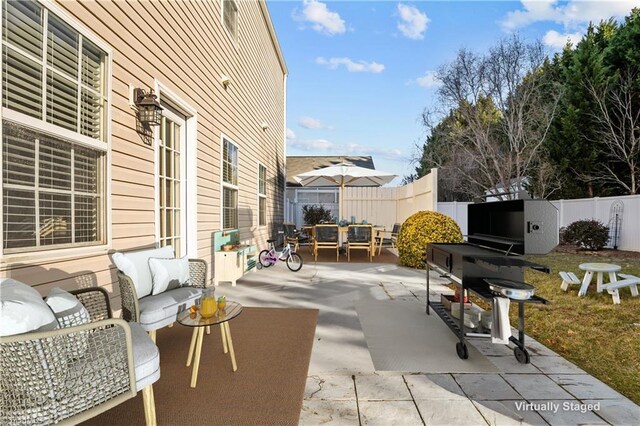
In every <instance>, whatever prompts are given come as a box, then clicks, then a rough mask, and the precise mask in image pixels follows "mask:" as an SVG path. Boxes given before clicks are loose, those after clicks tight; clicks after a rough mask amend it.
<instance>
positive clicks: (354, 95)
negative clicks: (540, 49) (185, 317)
mask: <svg viewBox="0 0 640 426" xmlns="http://www.w3.org/2000/svg"><path fill="white" fill-rule="evenodd" d="M268 6H269V11H270V13H271V17H272V19H273V23H274V26H275V29H276V32H277V34H278V40H279V41H280V45H281V47H282V50H283V53H284V57H285V60H286V62H287V66H288V68H289V78H288V85H287V95H288V96H287V129H288V130H287V133H288V135H287V155H371V156H372V157H373V159H374V162H375V165H376V168H377V169H379V170H384V171H388V172H392V173H396V174H398V175H399V176H400V177H402V176H405V175H408V174H410V173H411V172H412V171H413V169H414V165H413V164H411V160H410V159H411V157H412V156H413V154H415V146H416V144H422V141H423V140H424V137H425V134H424V129H423V128H422V125H421V124H420V114H421V112H422V111H423V109H424V108H425V107H427V106H430V105H433V104H434V103H435V101H436V91H437V86H438V82H437V80H436V79H435V78H434V77H433V72H434V71H435V70H436V69H437V68H438V66H439V65H441V64H443V63H446V62H448V61H451V60H452V59H453V58H454V56H455V54H456V51H457V50H458V49H459V48H461V47H466V48H469V49H472V50H475V51H478V52H483V51H486V50H487V49H488V48H489V47H490V46H491V45H492V44H493V43H495V42H496V41H497V40H498V39H500V38H501V37H504V36H507V35H508V34H510V33H512V32H518V33H520V34H521V35H523V36H524V37H526V38H528V39H531V40H534V39H541V40H542V41H543V42H544V44H545V45H546V46H547V48H548V49H549V52H550V53H553V52H554V51H557V50H559V49H561V47H562V46H563V45H564V43H565V42H566V40H567V39H570V40H572V41H574V42H575V41H577V40H579V38H580V36H581V34H583V33H584V31H585V29H586V27H587V24H588V23H589V21H596V22H597V21H599V20H600V19H606V18H609V17H611V16H614V17H617V18H621V17H623V16H624V15H626V14H628V13H629V11H630V10H631V8H632V7H634V6H640V0H625V1H606V0H601V1H582V0H572V1H568V2H562V1H558V0H525V1H493V2H487V1H433V2H431V1H429V2H426V1H422V2H398V1H378V2H368V1H349V2H344V1H324V2H323V1H318V0H303V1H269V2H268ZM399 180H400V179H396V180H395V181H394V182H393V183H394V184H398V183H399Z"/></svg>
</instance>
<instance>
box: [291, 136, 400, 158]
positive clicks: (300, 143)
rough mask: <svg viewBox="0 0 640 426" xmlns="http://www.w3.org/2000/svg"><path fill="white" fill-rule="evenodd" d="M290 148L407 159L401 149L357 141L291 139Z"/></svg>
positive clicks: (336, 153)
mask: <svg viewBox="0 0 640 426" xmlns="http://www.w3.org/2000/svg"><path fill="white" fill-rule="evenodd" d="M289 148H295V149H298V150H300V151H308V152H319V151H322V152H324V153H325V154H334V155H371V156H373V157H380V158H385V159H388V160H395V161H398V160H403V161H404V160H406V157H405V156H404V155H403V153H402V151H401V150H399V149H394V148H391V149H386V148H376V147H368V146H364V145H360V144H357V143H349V144H344V145H337V144H335V143H333V142H331V141H328V140H326V139H307V140H289V141H287V149H289Z"/></svg>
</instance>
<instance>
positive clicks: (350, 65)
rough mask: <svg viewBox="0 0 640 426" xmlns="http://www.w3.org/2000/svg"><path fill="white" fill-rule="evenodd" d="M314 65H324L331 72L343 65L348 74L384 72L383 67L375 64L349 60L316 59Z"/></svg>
mask: <svg viewBox="0 0 640 426" xmlns="http://www.w3.org/2000/svg"><path fill="white" fill-rule="evenodd" d="M316 64H319V65H325V66H326V67H327V68H329V69H331V70H335V69H337V68H338V67H339V66H340V65H344V66H345V68H346V69H347V71H349V72H371V73H374V74H377V73H381V72H382V71H384V65H383V64H379V63H377V62H366V61H357V62H356V61H354V60H352V59H351V58H328V59H327V58H323V57H322V56H320V57H318V58H316Z"/></svg>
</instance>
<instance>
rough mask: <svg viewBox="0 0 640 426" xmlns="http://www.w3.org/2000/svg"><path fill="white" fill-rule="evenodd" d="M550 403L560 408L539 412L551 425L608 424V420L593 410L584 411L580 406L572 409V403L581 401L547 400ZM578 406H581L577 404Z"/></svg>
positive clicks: (580, 425)
mask: <svg viewBox="0 0 640 426" xmlns="http://www.w3.org/2000/svg"><path fill="white" fill-rule="evenodd" d="M547 402H549V403H553V404H557V405H558V410H557V411H554V410H540V411H539V414H540V415H541V416H542V417H543V418H544V419H545V420H546V421H547V422H548V423H549V424H550V425H551V426H582V425H606V424H607V422H605V421H604V420H602V419H601V418H600V417H598V416H597V415H596V414H594V413H593V412H592V411H586V412H582V411H580V409H579V408H577V409H575V410H572V409H571V406H572V405H571V404H572V402H573V403H574V404H580V402H579V401H575V402H574V401H565V400H547ZM576 407H579V406H578V405H576Z"/></svg>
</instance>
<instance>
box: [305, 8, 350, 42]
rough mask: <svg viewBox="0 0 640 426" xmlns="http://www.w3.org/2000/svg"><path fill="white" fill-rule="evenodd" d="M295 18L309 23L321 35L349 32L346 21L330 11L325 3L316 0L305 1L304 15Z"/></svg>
mask: <svg viewBox="0 0 640 426" xmlns="http://www.w3.org/2000/svg"><path fill="white" fill-rule="evenodd" d="M294 17H295V18H296V19H298V20H300V21H305V22H309V23H310V24H311V28H313V29H314V30H315V31H317V32H319V33H321V34H325V35H335V34H342V33H344V32H345V31H347V26H346V24H345V21H344V19H342V18H341V17H340V15H339V14H338V12H333V11H331V10H329V8H328V7H327V5H326V4H325V3H322V2H319V1H316V0H304V1H303V2H302V13H301V14H299V15H297V16H294Z"/></svg>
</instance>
